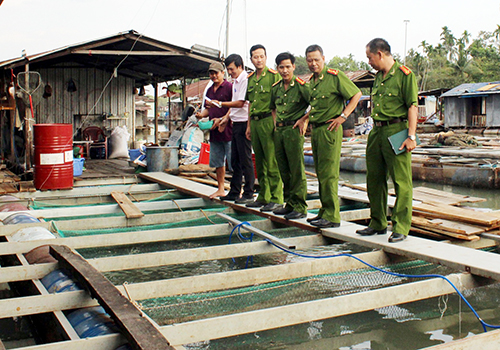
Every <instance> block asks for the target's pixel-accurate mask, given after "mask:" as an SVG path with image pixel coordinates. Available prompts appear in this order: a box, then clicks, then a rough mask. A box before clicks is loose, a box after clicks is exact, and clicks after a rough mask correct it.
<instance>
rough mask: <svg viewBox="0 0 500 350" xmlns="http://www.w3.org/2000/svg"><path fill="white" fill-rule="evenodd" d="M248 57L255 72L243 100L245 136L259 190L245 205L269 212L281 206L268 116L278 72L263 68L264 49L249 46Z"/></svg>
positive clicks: (272, 122)
mask: <svg viewBox="0 0 500 350" xmlns="http://www.w3.org/2000/svg"><path fill="white" fill-rule="evenodd" d="M250 56H251V58H250V59H251V61H252V63H253V65H254V66H255V71H254V72H252V73H250V74H249V75H248V87H247V94H246V100H247V101H249V103H250V105H249V108H248V114H249V118H248V126H247V131H246V136H247V138H248V139H251V140H252V147H253V151H254V153H255V167H256V170H257V178H258V181H259V188H260V190H259V196H258V197H257V200H256V201H255V202H252V203H249V204H247V205H246V206H247V207H251V208H261V209H260V210H261V211H273V210H276V209H279V208H281V207H282V206H283V183H282V182H281V177H280V173H279V169H278V163H277V162H276V156H275V154H274V141H273V134H274V120H273V118H272V114H271V87H272V85H273V84H274V83H276V82H277V81H278V80H279V78H280V77H279V75H278V72H276V71H275V70H273V69H270V68H267V67H266V60H267V56H266V49H265V48H264V46H262V45H254V46H252V47H251V48H250Z"/></svg>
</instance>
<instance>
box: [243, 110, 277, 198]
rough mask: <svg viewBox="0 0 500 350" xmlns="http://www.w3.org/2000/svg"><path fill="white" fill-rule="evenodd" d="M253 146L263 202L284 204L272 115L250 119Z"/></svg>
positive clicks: (260, 195)
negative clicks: (275, 150) (275, 149)
mask: <svg viewBox="0 0 500 350" xmlns="http://www.w3.org/2000/svg"><path fill="white" fill-rule="evenodd" d="M250 132H251V133H252V148H253V151H254V153H255V170H257V178H258V181H259V188H260V189H259V196H258V197H257V200H258V201H259V202H262V203H269V202H274V203H278V204H283V183H282V182H281V177H280V172H279V169H278V162H277V161H276V155H275V153H274V140H273V134H274V121H273V118H272V117H267V118H264V119H260V120H251V121H250Z"/></svg>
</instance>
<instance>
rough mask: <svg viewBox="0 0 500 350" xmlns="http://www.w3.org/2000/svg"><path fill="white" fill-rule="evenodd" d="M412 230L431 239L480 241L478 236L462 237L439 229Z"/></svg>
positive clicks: (412, 228) (416, 227) (415, 228)
mask: <svg viewBox="0 0 500 350" xmlns="http://www.w3.org/2000/svg"><path fill="white" fill-rule="evenodd" d="M411 230H412V231H414V232H417V233H421V234H424V235H427V236H430V237H435V238H441V239H447V238H449V237H453V238H455V239H461V240H464V241H478V240H479V239H480V238H479V236H476V235H461V234H459V233H453V232H449V231H444V230H439V229H437V228H428V229H426V228H421V227H419V226H418V225H417V226H412V227H411Z"/></svg>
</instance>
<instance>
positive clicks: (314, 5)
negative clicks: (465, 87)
mask: <svg viewBox="0 0 500 350" xmlns="http://www.w3.org/2000/svg"><path fill="white" fill-rule="evenodd" d="M226 3H227V0H176V1H173V0H135V1H131V0H43V1H41V0H4V1H3V3H2V4H1V5H0V18H1V22H0V23H2V34H1V36H0V61H3V60H7V59H11V58H15V57H20V56H21V52H22V50H23V49H25V50H26V52H27V54H28V55H30V54H35V53H40V52H43V51H47V50H52V49H56V48H60V47H63V46H66V45H72V44H77V43H80V42H84V41H88V40H94V39H98V38H102V37H106V36H109V35H114V34H117V33H119V32H123V31H128V30H130V29H134V30H136V31H137V32H139V33H141V34H144V35H146V36H148V37H151V38H154V39H157V40H161V41H164V42H167V43H170V44H175V45H178V46H182V47H185V48H189V47H191V46H192V45H194V44H200V45H204V46H208V47H212V48H215V49H220V50H221V51H224V49H225V44H224V38H225V26H226V23H225V17H224V16H225V10H226ZM410 4H411V6H410ZM405 21H409V22H405ZM498 24H500V0H476V1H470V0H468V1H465V0H455V1H452V0H433V1H428V0H420V1H412V2H409V1H396V0H387V1H386V0H377V1H367V0H357V1H356V0H351V1H332V0H311V1H299V0H267V1H265V0H231V12H230V31H229V51H230V53H238V54H240V55H241V56H242V57H243V58H244V59H245V62H247V63H248V64H249V61H248V49H249V48H250V47H251V46H252V45H254V44H257V43H259V44H263V45H264V46H265V47H266V48H267V53H268V66H269V67H274V58H275V57H276V55H277V54H279V53H280V52H283V51H290V52H291V53H293V54H295V55H304V51H305V48H306V47H307V46H308V45H310V44H318V45H320V46H322V47H323V49H324V52H325V56H326V59H327V61H328V60H330V59H331V58H332V57H333V56H341V57H345V56H347V55H349V54H353V55H354V58H355V59H356V60H358V61H365V62H366V56H365V46H366V44H367V42H368V41H370V40H371V39H373V38H374V37H382V38H385V39H386V40H388V42H389V44H390V45H391V47H392V52H393V53H397V54H399V55H400V56H401V57H403V56H404V51H405V42H406V49H407V50H409V49H410V48H413V49H415V50H418V51H420V52H421V48H419V45H420V43H421V42H422V41H423V40H425V41H426V42H427V43H430V44H433V45H435V44H437V43H438V42H439V39H440V34H441V32H442V27H443V26H448V28H449V29H450V30H451V31H452V32H453V34H454V35H455V37H459V36H461V34H462V33H463V32H464V31H465V30H467V31H468V32H469V33H471V34H472V38H475V37H477V35H478V33H479V32H480V31H482V30H483V31H493V30H495V29H496V28H497V25H498ZM405 29H406V30H405ZM405 32H406V35H405Z"/></svg>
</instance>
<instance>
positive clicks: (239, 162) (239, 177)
mask: <svg viewBox="0 0 500 350" xmlns="http://www.w3.org/2000/svg"><path fill="white" fill-rule="evenodd" d="M224 63H225V64H226V69H227V72H228V73H229V75H230V76H231V78H233V98H232V100H231V101H230V102H220V103H221V105H222V107H229V108H231V110H230V112H229V116H226V117H224V118H223V120H222V121H221V126H220V127H224V126H225V125H226V124H227V123H229V122H230V121H231V122H232V123H233V137H232V140H231V167H232V168H233V177H232V179H231V189H230V190H229V193H228V194H227V195H226V196H224V197H220V199H222V200H232V201H235V203H238V204H247V203H251V202H253V193H254V188H253V187H254V182H255V174H254V169H253V162H252V143H251V142H250V140H249V139H248V138H247V137H246V135H245V132H246V129H247V123H248V101H246V100H245V94H246V91H247V84H248V80H247V75H248V74H247V72H246V71H245V67H244V64H243V59H242V58H241V56H240V55H237V54H232V55H229V56H228V57H227V58H226V60H225V61H224ZM243 177H245V185H244V187H243V195H242V196H241V197H240V194H241V187H242V184H243Z"/></svg>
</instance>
